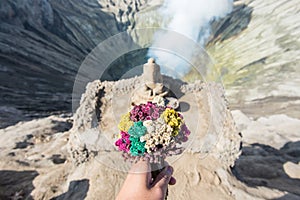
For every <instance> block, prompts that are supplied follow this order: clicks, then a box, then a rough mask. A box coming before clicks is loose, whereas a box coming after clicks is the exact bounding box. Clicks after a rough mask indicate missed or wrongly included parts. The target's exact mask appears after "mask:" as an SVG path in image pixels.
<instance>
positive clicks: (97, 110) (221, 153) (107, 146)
mask: <svg viewBox="0 0 300 200" xmlns="http://www.w3.org/2000/svg"><path fill="white" fill-rule="evenodd" d="M143 70H144V72H143V74H142V75H141V76H138V77H134V78H130V79H124V80H119V81H116V82H109V81H105V82H101V81H100V80H95V81H93V82H91V83H89V84H88V85H87V87H86V91H85V93H84V94H83V95H82V98H81V103H80V106H79V108H78V109H77V112H76V113H75V115H74V125H73V128H72V129H71V133H70V139H69V142H68V149H69V152H70V154H71V156H72V160H73V163H74V165H77V167H78V166H79V168H81V170H80V171H78V172H77V173H79V174H81V176H82V177H83V178H87V179H89V180H90V181H91V182H93V181H94V182H93V183H90V184H91V185H93V184H94V185H98V184H97V182H99V181H100V182H101V181H102V180H101V177H102V175H103V176H104V174H105V173H109V174H110V176H108V177H107V176H106V178H105V179H104V178H103V181H106V182H109V183H111V184H112V183H117V186H115V187H120V184H121V183H122V179H120V178H119V179H120V180H119V179H118V178H116V177H121V178H122V177H123V179H124V178H125V176H126V171H127V170H128V168H129V166H130V164H129V163H128V162H124V160H123V158H122V156H121V155H120V154H119V152H118V151H117V149H116V148H115V146H114V141H115V139H116V135H117V134H118V132H119V131H118V126H117V125H118V122H119V120H120V117H121V116H120V115H121V114H122V113H125V112H128V111H129V109H130V108H131V106H132V105H134V104H140V103H143V102H147V101H148V100H152V99H153V98H154V97H155V96H163V97H164V98H167V99H168V101H169V103H172V104H177V106H178V108H177V109H178V110H179V111H180V112H182V113H183V115H184V116H185V122H186V124H187V125H188V127H189V128H190V130H191V136H190V138H189V141H188V142H187V144H185V146H184V147H185V148H186V150H185V151H184V153H183V154H182V155H179V156H177V157H170V159H169V160H168V162H169V163H172V165H173V166H174V167H175V172H176V173H178V174H177V175H178V177H182V178H181V179H186V180H181V181H180V182H182V183H180V182H179V183H178V184H176V185H175V186H174V188H177V190H176V189H174V190H173V189H171V190H170V196H172V192H173V191H175V190H176V196H177V198H178V199H181V198H180V197H182V195H183V196H184V195H188V194H185V191H187V190H190V189H195V190H199V187H200V185H202V186H201V187H202V188H203V187H205V185H206V187H208V185H213V188H217V189H220V190H225V191H227V190H228V188H227V187H230V186H226V184H220V183H221V182H227V181H228V180H227V179H228V177H230V176H229V175H228V174H229V173H230V172H229V168H230V166H232V165H233V164H234V162H235V160H236V159H237V158H238V156H239V154H240V143H241V137H240V135H239V133H238V132H237V130H236V127H235V124H234V121H233V119H232V116H231V113H230V111H229V110H228V108H227V105H226V100H225V97H224V90H223V88H222V86H221V85H219V84H217V83H204V82H201V81H196V82H194V83H185V82H182V81H180V80H178V79H176V80H175V79H173V78H172V77H169V76H165V75H161V73H160V66H159V65H157V64H156V63H155V60H154V59H153V58H150V59H149V60H148V62H147V63H145V64H144V66H143ZM187 161H188V162H189V163H190V164H189V165H188V166H187V165H186V163H187ZM184 171H185V172H184ZM183 172H184V174H185V175H183V174H180V173H183ZM187 172H188V173H187ZM186 173H187V174H186ZM175 176H176V174H175ZM202 176H203V177H202ZM96 177H97V178H96ZM107 179H110V180H107ZM186 182H189V183H190V185H187V184H186ZM118 184H119V185H118ZM105 185H106V184H101V188H97V189H95V190H96V192H95V191H94V192H93V194H90V193H88V195H93V196H94V197H95V196H96V195H97V192H99V194H103V193H105V192H106V191H107V190H111V187H109V186H105ZM98 186H99V185H98ZM99 187H100V186H99ZM209 187H211V186H209ZM179 188H180V189H179ZM116 191H118V188H116ZM181 193H182V195H181ZM91 199H92V197H91ZM172 199H173V198H172ZM174 199H176V198H174ZM188 199H193V197H189V198H188ZM194 199H196V197H195V198H194Z"/></svg>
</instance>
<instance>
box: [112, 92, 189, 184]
mask: <svg viewBox="0 0 300 200" xmlns="http://www.w3.org/2000/svg"><path fill="white" fill-rule="evenodd" d="M118 128H119V129H120V134H119V138H118V140H117V141H116V142H115V145H116V146H117V147H118V149H119V150H120V151H121V152H122V153H123V156H124V158H125V159H129V160H130V161H132V162H135V161H138V160H140V159H144V160H145V159H148V160H149V162H150V163H152V169H156V171H154V172H152V177H153V178H154V179H155V176H156V175H157V174H158V173H159V171H160V170H157V169H161V166H162V165H163V162H164V160H165V158H166V157H167V156H171V155H177V154H180V153H181V152H182V147H179V145H180V144H181V143H182V142H186V141H187V140H188V136H189V135H190V131H189V129H188V128H187V126H186V124H185V122H184V118H183V116H182V115H181V114H180V113H179V112H178V111H176V110H175V108H174V107H172V106H170V105H168V102H167V100H166V99H164V98H163V97H159V96H157V97H155V98H154V99H153V101H152V102H148V103H146V104H140V105H135V106H134V107H133V108H132V109H131V111H130V112H128V113H125V114H124V115H123V116H122V117H121V120H120V123H119V125H118Z"/></svg>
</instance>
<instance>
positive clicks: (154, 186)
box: [116, 161, 176, 200]
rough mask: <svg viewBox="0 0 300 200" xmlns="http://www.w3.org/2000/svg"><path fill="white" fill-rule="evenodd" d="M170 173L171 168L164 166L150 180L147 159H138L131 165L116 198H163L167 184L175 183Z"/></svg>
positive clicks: (152, 199) (123, 199)
mask: <svg viewBox="0 0 300 200" xmlns="http://www.w3.org/2000/svg"><path fill="white" fill-rule="evenodd" d="M172 174H173V168H172V167H171V166H166V167H165V168H164V169H163V171H162V172H160V174H159V175H158V176H157V177H156V179H155V180H152V177H151V167H150V163H149V161H139V162H137V163H136V164H134V165H133V166H132V167H131V169H130V171H129V173H128V175H127V178H126V180H125V182H124V183H123V187H122V189H121V191H120V192H119V194H118V196H117V198H116V200H132V199H134V200H135V199H138V200H164V198H165V195H166V192H167V188H168V184H170V185H174V184H175V183H176V179H175V178H174V177H172Z"/></svg>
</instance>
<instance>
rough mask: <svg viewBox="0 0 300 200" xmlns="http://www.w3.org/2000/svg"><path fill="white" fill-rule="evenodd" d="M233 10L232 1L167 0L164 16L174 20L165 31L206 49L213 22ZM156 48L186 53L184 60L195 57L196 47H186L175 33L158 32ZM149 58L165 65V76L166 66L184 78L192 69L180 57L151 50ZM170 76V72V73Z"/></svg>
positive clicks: (154, 45) (155, 41)
mask: <svg viewBox="0 0 300 200" xmlns="http://www.w3.org/2000/svg"><path fill="white" fill-rule="evenodd" d="M232 7H233V0H165V1H164V5H163V7H162V9H161V14H162V15H163V17H164V18H165V19H171V20H170V22H169V23H168V25H167V27H163V28H166V29H167V30H171V31H174V32H176V33H179V34H182V35H184V36H185V37H188V38H189V39H191V40H193V41H195V42H197V43H198V44H200V45H201V46H204V45H205V43H206V41H207V39H208V37H209V36H210V22H211V21H212V20H214V19H218V18H221V17H224V16H225V15H226V14H228V13H230V12H231V11H232ZM173 37H175V38H173ZM156 46H159V47H167V49H180V50H181V51H184V52H185V59H187V60H189V59H190V57H191V56H192V54H193V48H191V46H190V45H188V44H186V42H185V40H182V41H178V38H176V36H175V35H174V34H170V33H169V32H165V31H163V32H159V31H158V32H157V33H156V34H154V40H153V43H152V47H156ZM148 56H149V57H154V58H155V59H156V62H157V63H158V64H160V65H162V66H163V67H162V72H163V73H166V69H164V67H167V68H169V69H172V70H171V71H176V73H179V75H183V74H184V73H186V72H187V71H188V70H189V64H188V63H186V62H185V61H184V60H182V58H180V55H179V56H178V55H173V54H171V53H168V52H163V51H157V50H155V49H151V48H150V49H149V51H148ZM167 73H170V71H169V72H167ZM172 75H174V73H173V74H172ZM175 76H176V75H175ZM177 76H178V74H177Z"/></svg>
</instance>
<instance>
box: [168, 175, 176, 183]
mask: <svg viewBox="0 0 300 200" xmlns="http://www.w3.org/2000/svg"><path fill="white" fill-rule="evenodd" d="M175 184H176V179H175V178H174V177H173V176H172V177H171V179H170V181H169V185H175Z"/></svg>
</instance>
